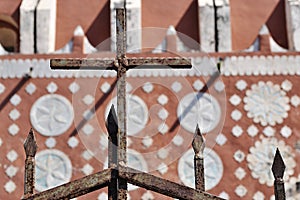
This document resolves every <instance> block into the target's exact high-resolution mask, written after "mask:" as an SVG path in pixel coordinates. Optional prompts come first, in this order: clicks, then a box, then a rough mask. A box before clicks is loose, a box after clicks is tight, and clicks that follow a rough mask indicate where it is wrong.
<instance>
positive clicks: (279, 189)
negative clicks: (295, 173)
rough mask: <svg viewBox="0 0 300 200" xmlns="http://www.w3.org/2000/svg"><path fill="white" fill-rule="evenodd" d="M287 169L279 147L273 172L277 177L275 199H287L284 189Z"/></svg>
mask: <svg viewBox="0 0 300 200" xmlns="http://www.w3.org/2000/svg"><path fill="white" fill-rule="evenodd" d="M284 170H285V164H284V162H283V159H282V157H281V154H280V151H279V149H278V148H277V149H276V154H275V157H274V161H273V165H272V172H273V176H274V178H275V181H274V193H275V200H285V199H286V197H285V189H284V181H283V175H284Z"/></svg>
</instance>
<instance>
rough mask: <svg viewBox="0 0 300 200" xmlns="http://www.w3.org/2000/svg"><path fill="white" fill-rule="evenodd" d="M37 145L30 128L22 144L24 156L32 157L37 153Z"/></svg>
mask: <svg viewBox="0 0 300 200" xmlns="http://www.w3.org/2000/svg"><path fill="white" fill-rule="evenodd" d="M37 148H38V146H37V144H36V140H35V136H34V132H33V129H32V128H31V129H30V131H29V134H28V136H27V138H26V140H25V142H24V149H25V154H26V157H29V156H31V157H34V156H35V154H36V151H37Z"/></svg>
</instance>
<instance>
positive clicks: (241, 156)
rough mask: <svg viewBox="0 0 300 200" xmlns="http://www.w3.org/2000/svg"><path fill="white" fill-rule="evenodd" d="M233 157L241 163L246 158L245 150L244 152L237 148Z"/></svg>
mask: <svg viewBox="0 0 300 200" xmlns="http://www.w3.org/2000/svg"><path fill="white" fill-rule="evenodd" d="M233 158H234V159H235V160H236V161H237V162H238V163H241V162H243V161H244V160H245V154H244V152H242V151H241V150H237V151H236V152H235V153H234V154H233Z"/></svg>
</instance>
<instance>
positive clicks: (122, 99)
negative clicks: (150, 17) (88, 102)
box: [116, 8, 127, 200]
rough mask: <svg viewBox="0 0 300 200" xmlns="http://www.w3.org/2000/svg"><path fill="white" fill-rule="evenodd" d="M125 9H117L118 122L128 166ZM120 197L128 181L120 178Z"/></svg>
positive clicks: (121, 158) (120, 156)
mask: <svg viewBox="0 0 300 200" xmlns="http://www.w3.org/2000/svg"><path fill="white" fill-rule="evenodd" d="M125 12H126V11H125V9H124V8H119V9H117V14H116V15H117V20H116V21H117V23H116V26H117V27H116V30H117V44H116V46H117V60H118V66H117V68H118V70H117V73H118V74H117V76H118V83H117V105H118V111H117V112H118V124H119V132H118V139H119V141H118V142H119V148H118V164H119V165H122V166H126V163H127V160H126V159H127V158H126V157H127V155H126V147H127V142H126V58H125V54H126V16H125V14H126V13H125ZM118 199H119V200H121V199H122V200H126V199H127V181H126V180H124V179H121V178H119V179H118Z"/></svg>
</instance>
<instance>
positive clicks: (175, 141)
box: [172, 135, 184, 146]
mask: <svg viewBox="0 0 300 200" xmlns="http://www.w3.org/2000/svg"><path fill="white" fill-rule="evenodd" d="M183 141H184V139H183V138H182V137H181V136H180V135H175V136H174V138H173V140H172V142H173V144H175V145H176V146H181V145H182V144H183Z"/></svg>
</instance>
